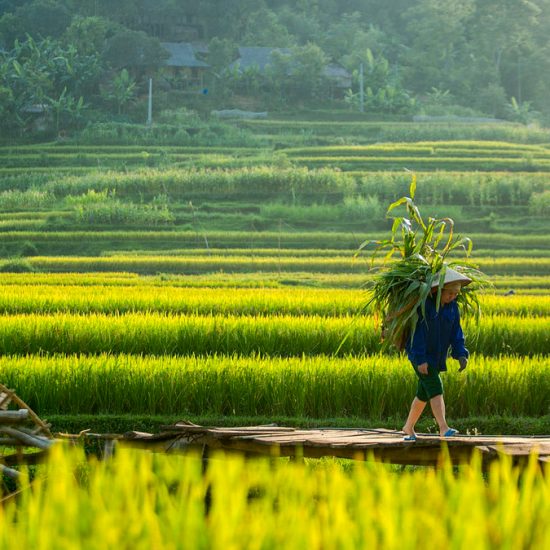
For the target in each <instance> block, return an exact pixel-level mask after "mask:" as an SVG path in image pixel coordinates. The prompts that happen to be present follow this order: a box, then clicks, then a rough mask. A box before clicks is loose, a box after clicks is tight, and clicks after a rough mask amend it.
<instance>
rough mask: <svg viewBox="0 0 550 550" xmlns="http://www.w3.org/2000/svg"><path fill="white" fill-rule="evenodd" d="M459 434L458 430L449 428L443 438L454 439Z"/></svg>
mask: <svg viewBox="0 0 550 550" xmlns="http://www.w3.org/2000/svg"><path fill="white" fill-rule="evenodd" d="M457 433H458V430H455V429H454V428H449V429H448V430H447V431H446V432H445V433H444V434H443V437H453V436H455V435H456V434H457Z"/></svg>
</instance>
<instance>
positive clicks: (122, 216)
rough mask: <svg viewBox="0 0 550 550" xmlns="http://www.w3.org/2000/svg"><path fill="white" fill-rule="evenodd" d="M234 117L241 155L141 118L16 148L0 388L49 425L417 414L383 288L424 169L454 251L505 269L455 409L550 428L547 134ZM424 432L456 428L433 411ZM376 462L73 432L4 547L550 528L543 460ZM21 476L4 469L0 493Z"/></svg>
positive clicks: (484, 300)
mask: <svg viewBox="0 0 550 550" xmlns="http://www.w3.org/2000/svg"><path fill="white" fill-rule="evenodd" d="M236 124H237V126H239V127H240V128H243V129H244V130H245V131H246V132H247V136H248V137H247V140H248V141H247V143H243V146H242V147H239V146H236V145H235V144H234V143H232V144H231V146H223V145H218V146H216V147H182V146H180V145H178V144H177V142H174V138H173V137H172V138H169V137H168V138H166V140H164V138H163V137H162V136H161V135H160V134H159V133H155V132H156V130H155V129H154V128H153V129H152V131H151V132H150V133H148V134H142V133H140V132H139V131H138V130H135V131H134V133H131V132H130V131H129V129H128V128H122V129H120V131H119V132H112V133H111V134H109V133H108V132H107V130H106V131H105V136H104V140H103V141H101V140H99V139H98V138H97V136H94V134H93V133H86V132H84V133H83V134H82V136H81V138H80V141H78V140H75V141H73V142H64V143H45V144H35V145H18V146H12V147H2V148H0V382H1V383H2V384H4V385H6V386H8V387H10V388H13V389H15V391H16V392H17V394H18V395H19V396H20V397H21V398H22V399H23V400H24V401H25V402H26V403H28V405H29V406H30V407H31V408H32V409H33V410H34V411H36V412H37V413H38V414H39V415H40V416H41V417H42V418H44V419H47V420H49V421H50V422H51V423H52V431H54V432H55V433H58V432H69V433H73V434H75V433H79V432H81V431H83V430H91V431H92V432H104V433H105V432H109V433H122V432H125V431H127V430H142V431H155V430H158V429H159V428H160V427H161V426H163V425H166V424H168V423H172V422H175V421H177V420H190V421H192V422H196V423H200V424H214V425H224V426H231V425H249V424H269V423H272V422H277V423H280V424H285V425H286V424H288V425H292V426H303V427H319V426H327V427H328V426H336V427H344V428H345V427H365V428H376V427H385V428H389V429H392V430H400V429H401V427H402V425H403V422H404V419H405V417H406V414H407V411H408V408H409V405H410V402H411V400H412V398H413V396H414V393H415V389H416V378H415V374H414V372H413V370H412V368H411V367H410V365H409V363H408V360H407V358H406V357H405V356H404V355H403V354H400V353H398V352H391V353H382V352H381V326H380V324H381V323H380V319H377V318H376V317H375V316H374V315H373V312H372V311H371V309H370V308H369V307H366V304H367V302H368V300H369V298H370V294H369V290H368V282H369V281H370V280H371V277H372V275H373V273H375V272H376V270H377V269H379V268H380V267H381V265H382V264H381V258H376V259H374V260H373V261H371V255H370V251H372V250H373V249H374V246H375V244H373V242H375V241H379V240H381V239H384V238H387V237H388V236H389V233H390V229H391V224H392V221H391V220H389V219H387V218H386V209H387V206H388V205H389V204H390V203H391V202H393V201H395V200H396V199H397V198H399V197H401V196H403V195H404V194H405V193H407V190H408V189H409V184H410V181H411V177H412V173H413V172H414V173H415V175H416V178H417V182H418V184H417V191H416V198H417V199H418V205H419V207H420V209H421V211H422V213H423V214H425V215H426V216H433V217H438V218H439V217H446V218H452V219H453V220H454V224H453V231H454V234H455V235H464V236H468V237H469V238H471V240H472V242H473V249H472V255H471V256H470V257H469V258H468V259H467V258H466V250H459V251H458V252H457V253H456V255H455V256H454V257H453V258H452V259H453V260H456V261H462V262H464V261H468V262H470V263H471V264H472V265H474V266H475V267H477V268H478V269H480V270H482V271H483V272H485V273H486V274H487V276H488V279H489V281H490V285H487V286H486V287H484V288H483V289H482V290H481V291H480V292H481V296H480V304H481V308H482V314H481V317H480V319H479V323H477V324H476V322H475V319H474V318H471V317H468V316H467V315H466V314H464V316H463V327H464V330H465V333H466V345H467V347H468V349H469V350H470V352H471V353H472V355H471V358H470V361H469V364H468V368H467V369H466V371H465V372H458V364H457V363H456V361H454V360H453V359H449V361H448V372H446V373H444V374H443V376H442V378H443V383H444V387H445V395H446V405H447V417H448V419H449V423H450V424H451V425H452V426H455V427H457V428H458V429H459V430H460V431H461V432H462V433H468V434H483V433H492V434H503V433H508V434H521V435H534V434H537V435H548V434H550V292H549V291H550V239H549V238H548V235H549V234H550V223H549V221H548V220H550V179H549V177H548V172H549V171H550V132H549V131H548V130H546V129H535V128H527V127H523V126H519V125H511V124H510V125H508V124H499V125H496V124H495V125H480V124H477V125H467V124H456V125H451V124H425V125H422V124H410V123H409V124H407V123H353V122H349V123H345V122H337V123H334V124H332V123H325V122H319V121H309V120H302V121H295V120H267V121H239V122H237V123H236ZM109 135H110V136H111V137H110V138H109ZM117 136H118V137H117ZM250 140H256V143H257V146H256V147H253V146H251V143H250ZM415 200H416V199H415ZM447 223H448V227H450V225H451V222H450V221H447ZM367 242H371V244H370V245H368V246H366V247H365V249H364V250H363V251H362V252H361V253H359V248H360V247H361V246H362V244H364V243H367ZM418 428H419V430H420V431H427V432H435V431H436V430H437V427H436V425H435V423H434V420H433V418H432V417H431V415H430V414H428V413H426V414H424V416H423V417H422V419H421V421H420V422H419V426H418ZM87 451H88V453H90V449H87ZM1 454H2V451H1V448H0V459H1ZM357 458H358V459H360V460H355V461H344V460H336V459H321V460H313V459H305V460H297V461H288V460H286V459H283V458H277V455H276V453H275V454H274V456H273V457H272V459H270V460H251V459H245V458H244V457H240V456H225V455H221V454H217V455H213V456H211V457H210V460H208V461H207V462H206V461H205V460H204V457H202V458H201V457H198V456H194V455H192V454H188V455H185V456H179V455H175V454H174V455H171V456H165V455H161V454H153V453H142V452H136V451H132V452H130V451H127V450H125V449H122V448H118V449H117V451H116V452H115V455H114V457H112V458H111V460H108V461H99V462H98V461H96V460H95V459H93V458H91V456H90V455H88V456H87V457H85V456H84V455H83V454H82V449H80V448H77V449H74V448H72V449H68V448H67V446H65V445H57V446H55V447H54V450H53V452H52V455H51V459H50V460H49V461H48V463H47V464H45V465H43V466H39V467H34V466H33V467H32V468H31V469H30V470H28V471H27V470H25V469H24V468H22V469H21V471H22V473H23V478H22V480H21V481H20V482H19V485H18V488H19V489H20V493H18V496H17V498H12V499H9V500H7V501H5V502H3V503H2V504H1V505H0V547H2V548H4V547H8V546H10V547H11V546H12V545H13V541H17V544H18V545H19V546H21V547H22V548H53V547H55V548H96V547H101V548H106V547H107V548H115V547H116V548H119V547H120V548H132V549H133V548H147V549H149V548H189V547H193V548H204V549H206V548H223V549H224V550H225V549H228V548H297V549H300V550H302V549H304V548H350V549H351V548H363V547H364V548H384V549H385V550H391V549H399V550H401V549H405V548H411V549H412V548H420V547H427V546H430V547H433V548H460V549H463V548H468V549H469V550H478V549H479V550H489V549H496V548H498V549H501V548H510V549H514V550H515V549H516V548H533V549H535V548H537V549H538V548H545V547H548V546H549V544H550V531H549V529H548V521H547V517H548V512H549V510H548V503H549V502H550V498H549V496H550V495H549V493H550V486H549V483H548V479H549V476H548V475H547V473H548V472H545V471H544V467H540V466H538V465H537V461H536V460H535V459H534V458H535V457H533V459H531V460H530V462H529V464H527V465H524V466H525V467H523V468H518V467H517V466H514V465H512V463H511V461H510V460H509V459H508V458H507V457H504V458H503V459H502V460H499V461H496V462H494V463H493V464H492V466H491V467H490V468H489V469H488V470H484V469H483V468H482V463H481V459H480V457H479V456H476V455H474V457H473V459H472V460H471V462H469V463H466V464H463V465H461V466H459V467H456V466H455V467H453V466H451V465H450V463H449V462H448V461H447V460H446V458H445V454H444V453H443V455H442V458H441V464H440V467H439V468H437V469H424V468H412V467H409V468H401V467H400V468H397V467H392V466H389V465H385V464H381V463H376V462H374V461H373V460H369V457H365V456H361V457H357ZM365 458H367V459H368V460H366V461H365V460H364V459H365ZM10 483H11V485H10ZM29 486H30V487H32V490H26V489H27V488H28V487H29ZM13 488H14V485H13V482H7V481H6V479H4V481H3V484H2V490H0V493H1V492H2V491H8V490H10V489H13ZM427 492H429V494H430V501H429V503H428V504H426V494H427ZM0 498H2V495H1V494H0ZM45 503H47V505H45ZM228 503H230V504H229V505H228ZM419 503H421V504H420V505H419ZM419 506H420V508H419ZM426 506H428V508H426ZM419 509H420V510H421V511H422V513H419ZM432 509H437V511H438V512H437V516H434V514H433V513H431V510H432ZM426 512H427V513H426ZM60 517H63V521H59V518H60ZM419 526H420V528H418V527H419ZM190 540H192V541H193V544H192V546H189V544H187V542H186V543H185V544H181V545H179V546H178V544H176V543H174V541H190Z"/></svg>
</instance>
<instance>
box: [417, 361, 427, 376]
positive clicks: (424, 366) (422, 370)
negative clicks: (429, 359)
mask: <svg viewBox="0 0 550 550" xmlns="http://www.w3.org/2000/svg"><path fill="white" fill-rule="evenodd" d="M418 372H419V373H420V374H424V375H426V374H428V363H422V364H421V365H418Z"/></svg>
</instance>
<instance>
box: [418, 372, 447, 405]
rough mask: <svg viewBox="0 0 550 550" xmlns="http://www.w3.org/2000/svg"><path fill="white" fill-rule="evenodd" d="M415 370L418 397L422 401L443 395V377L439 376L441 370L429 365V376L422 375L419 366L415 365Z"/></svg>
mask: <svg viewBox="0 0 550 550" xmlns="http://www.w3.org/2000/svg"><path fill="white" fill-rule="evenodd" d="M413 368H414V372H416V376H417V377H418V388H417V390H416V397H418V399H420V401H429V400H430V399H431V398H432V397H436V396H437V395H443V382H442V381H441V376H439V370H437V369H436V368H434V367H431V366H430V365H428V374H420V373H419V372H418V366H416V365H413Z"/></svg>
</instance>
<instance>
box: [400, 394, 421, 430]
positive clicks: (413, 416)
mask: <svg viewBox="0 0 550 550" xmlns="http://www.w3.org/2000/svg"><path fill="white" fill-rule="evenodd" d="M424 407H426V401H420V399H418V397H415V398H414V399H413V402H412V404H411V410H410V411H409V416H408V417H407V422H405V425H404V426H403V431H404V432H405V433H406V434H407V435H413V434H414V427H415V425H416V422H417V420H418V419H419V418H420V415H421V414H422V412H423V411H424Z"/></svg>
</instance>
